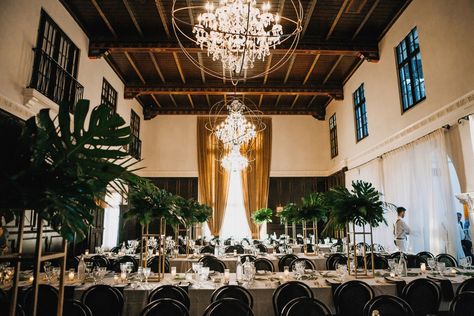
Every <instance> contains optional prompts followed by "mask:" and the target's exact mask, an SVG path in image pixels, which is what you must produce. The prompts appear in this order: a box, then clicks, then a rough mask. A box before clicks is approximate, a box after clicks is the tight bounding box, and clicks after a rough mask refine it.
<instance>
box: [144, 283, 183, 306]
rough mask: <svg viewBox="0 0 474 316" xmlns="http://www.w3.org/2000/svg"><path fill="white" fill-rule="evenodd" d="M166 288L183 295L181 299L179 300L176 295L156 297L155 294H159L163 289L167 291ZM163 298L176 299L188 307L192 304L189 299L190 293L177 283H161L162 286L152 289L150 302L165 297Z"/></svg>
mask: <svg viewBox="0 0 474 316" xmlns="http://www.w3.org/2000/svg"><path fill="white" fill-rule="evenodd" d="M166 290H170V291H174V292H175V293H177V294H178V295H179V296H180V297H181V299H180V300H178V299H176V298H174V297H160V298H154V296H155V295H157V294H159V293H160V292H161V291H166ZM163 298H171V299H174V300H176V301H178V302H180V303H182V304H183V305H184V306H186V308H187V309H189V306H190V305H191V301H190V300H189V295H188V293H187V292H186V291H185V290H184V289H182V288H181V287H179V286H175V285H170V284H165V285H161V286H159V287H157V288H156V289H154V290H153V291H151V292H150V294H149V295H148V303H151V302H153V301H157V300H160V299H163Z"/></svg>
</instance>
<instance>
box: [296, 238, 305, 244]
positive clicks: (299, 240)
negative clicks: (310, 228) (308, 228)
mask: <svg viewBox="0 0 474 316" xmlns="http://www.w3.org/2000/svg"><path fill="white" fill-rule="evenodd" d="M296 244H298V245H302V244H304V239H303V237H296Z"/></svg>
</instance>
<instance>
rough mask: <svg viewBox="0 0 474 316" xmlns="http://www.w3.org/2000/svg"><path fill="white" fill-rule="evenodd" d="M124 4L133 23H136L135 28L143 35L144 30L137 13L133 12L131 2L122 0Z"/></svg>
mask: <svg viewBox="0 0 474 316" xmlns="http://www.w3.org/2000/svg"><path fill="white" fill-rule="evenodd" d="M122 1H123V5H124V6H125V8H126V9H127V12H128V15H129V16H130V19H132V22H133V25H135V28H136V29H137V32H138V34H139V35H140V36H141V37H143V31H142V28H141V27H140V24H139V23H138V20H137V18H136V17H135V13H133V9H132V7H131V6H130V3H128V0H122Z"/></svg>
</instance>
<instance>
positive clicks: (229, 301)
mask: <svg viewBox="0 0 474 316" xmlns="http://www.w3.org/2000/svg"><path fill="white" fill-rule="evenodd" d="M221 304H229V305H234V306H235V305H237V306H239V308H242V309H245V310H246V313H245V314H244V315H245V316H253V311H252V309H251V308H250V306H248V305H247V304H245V303H243V302H242V301H240V300H237V299H234V298H223V299H220V300H217V301H215V302H212V303H211V304H210V305H209V306H207V308H206V310H205V311H204V314H203V316H222V315H217V314H213V311H214V309H215V308H216V307H217V306H219V305H221ZM244 315H242V316H244Z"/></svg>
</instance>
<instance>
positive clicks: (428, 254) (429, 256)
mask: <svg viewBox="0 0 474 316" xmlns="http://www.w3.org/2000/svg"><path fill="white" fill-rule="evenodd" d="M416 255H417V256H419V257H422V258H424V259H425V260H427V261H428V259H434V257H435V256H434V255H433V254H432V253H431V252H429V251H421V252H419V253H417V254H416Z"/></svg>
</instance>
